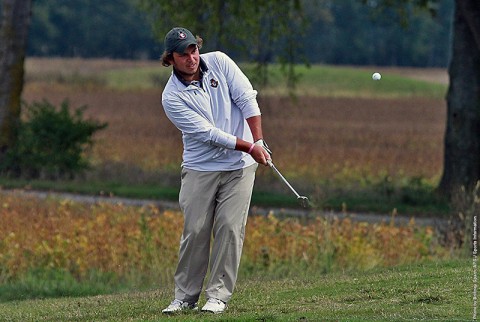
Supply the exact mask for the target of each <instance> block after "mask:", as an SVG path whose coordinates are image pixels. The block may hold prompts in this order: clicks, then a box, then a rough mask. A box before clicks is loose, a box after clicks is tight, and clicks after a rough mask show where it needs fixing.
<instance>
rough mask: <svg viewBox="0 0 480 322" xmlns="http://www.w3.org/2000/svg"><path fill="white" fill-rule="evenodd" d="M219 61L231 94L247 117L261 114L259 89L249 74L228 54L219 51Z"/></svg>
mask: <svg viewBox="0 0 480 322" xmlns="http://www.w3.org/2000/svg"><path fill="white" fill-rule="evenodd" d="M217 53H218V55H217V57H218V63H219V66H220V68H221V70H222V71H223V72H224V75H225V77H226V79H227V83H228V88H229V90H230V96H231V98H232V101H233V102H234V103H235V105H237V106H238V108H240V110H241V111H242V114H243V117H244V118H245V119H247V118H249V117H252V116H257V115H261V112H260V108H259V107H258V102H257V91H256V90H254V89H253V87H252V84H251V83H250V81H249V80H248V78H247V76H245V74H244V73H243V72H242V70H241V69H240V68H239V67H238V65H237V64H236V63H235V62H234V61H233V60H232V59H231V58H230V57H228V56H227V55H226V54H224V53H222V52H217Z"/></svg>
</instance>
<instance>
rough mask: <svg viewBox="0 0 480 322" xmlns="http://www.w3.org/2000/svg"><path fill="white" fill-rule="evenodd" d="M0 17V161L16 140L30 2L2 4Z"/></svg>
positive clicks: (5, 1) (14, 0)
mask: <svg viewBox="0 0 480 322" xmlns="http://www.w3.org/2000/svg"><path fill="white" fill-rule="evenodd" d="M0 14H1V16H0V17H1V19H0V158H2V157H3V155H5V153H6V151H7V149H8V148H10V147H11V146H12V145H13V144H14V142H15V140H16V135H17V134H16V132H17V127H18V123H19V121H20V110H21V95H22V89H23V77H24V61H25V47H26V43H27V34H28V26H29V24H30V16H31V0H3V1H2V2H1V6H0Z"/></svg>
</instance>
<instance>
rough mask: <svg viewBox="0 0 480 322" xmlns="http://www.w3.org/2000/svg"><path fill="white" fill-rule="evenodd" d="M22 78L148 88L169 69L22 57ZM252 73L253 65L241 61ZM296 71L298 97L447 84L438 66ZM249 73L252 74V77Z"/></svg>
mask: <svg viewBox="0 0 480 322" xmlns="http://www.w3.org/2000/svg"><path fill="white" fill-rule="evenodd" d="M26 66H27V78H28V79H29V80H30V81H50V82H52V81H53V82H55V81H59V80H60V82H65V83H68V82H73V83H78V82H84V83H85V84H86V85H87V86H88V83H89V82H91V83H94V84H95V83H96V84H103V85H105V86H107V87H109V88H114V89H122V90H125V89H133V90H138V89H152V88H158V87H161V86H162V85H163V84H164V83H165V82H166V80H167V79H168V77H169V75H170V72H171V68H165V67H163V66H161V64H160V62H159V61H123V60H109V59H96V60H82V59H60V58H57V59H52V58H48V59H41V58H31V59H28V60H27V65H26ZM240 66H241V68H242V69H243V70H244V71H245V73H247V75H248V76H250V77H252V76H253V75H254V73H255V72H256V67H255V66H253V65H244V64H241V65H240ZM269 70H270V73H271V76H270V80H271V82H272V84H274V85H272V86H268V87H267V88H264V89H263V90H262V91H261V93H260V94H262V95H282V96H285V95H287V94H288V93H289V92H288V89H287V88H286V86H285V85H284V83H285V81H284V80H283V76H282V73H281V71H280V68H279V66H271V67H270V68H269ZM376 71H378V72H381V73H382V75H383V77H382V80H381V81H380V82H374V81H372V79H371V75H372V73H373V72H376ZM296 72H297V73H298V74H299V75H300V78H299V81H298V85H297V88H296V93H297V94H298V95H300V96H303V95H308V96H328V97H365V98H368V97H371V98H382V97H387V98H391V97H412V96H421V97H431V98H442V97H443V95H444V93H445V89H446V84H447V77H446V71H445V70H443V69H438V68H437V69H420V68H403V69H402V68H388V67H380V68H377V67H338V66H326V65H313V66H311V67H308V68H307V67H305V66H297V67H296ZM252 78H253V77H252Z"/></svg>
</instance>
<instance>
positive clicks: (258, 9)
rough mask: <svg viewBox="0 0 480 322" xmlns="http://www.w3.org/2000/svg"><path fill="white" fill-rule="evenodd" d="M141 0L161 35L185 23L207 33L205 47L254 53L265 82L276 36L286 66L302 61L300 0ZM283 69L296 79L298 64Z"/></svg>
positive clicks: (251, 55)
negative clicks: (300, 57) (300, 52)
mask: <svg viewBox="0 0 480 322" xmlns="http://www.w3.org/2000/svg"><path fill="white" fill-rule="evenodd" d="M139 1H140V4H141V7H142V8H143V9H144V10H146V11H147V12H149V13H150V15H151V18H152V22H153V28H154V32H155V34H156V36H157V38H158V39H159V40H163V37H164V36H165V34H166V33H167V32H168V31H169V30H170V29H171V28H172V27H175V26H183V27H187V28H189V29H190V30H191V31H192V32H194V33H197V34H198V35H201V36H202V37H205V38H206V42H205V44H206V47H207V48H208V47H210V48H212V47H213V48H214V49H216V50H225V49H226V48H230V49H232V50H233V51H237V52H240V53H242V54H243V55H245V56H247V58H248V59H253V60H254V61H255V62H256V64H257V66H256V73H255V75H256V79H255V80H254V81H256V82H257V83H260V84H265V83H266V82H267V75H268V73H267V65H268V63H270V62H271V61H272V59H273V57H274V52H273V51H274V50H275V48H278V47H275V46H274V44H275V43H276V42H277V41H280V40H281V41H282V44H283V47H282V50H281V52H279V53H278V52H277V53H275V56H276V57H277V58H278V59H279V60H280V62H281V63H282V65H283V66H293V63H294V62H296V61H298V53H299V51H298V50H296V49H297V47H298V46H299V44H300V43H301V41H299V38H300V37H301V36H300V35H301V33H300V32H299V30H301V28H302V27H304V23H305V22H306V20H305V19H304V11H303V10H302V9H303V1H301V0H288V1H287V0H285V1H282V2H281V4H280V3H279V2H278V1H276V0H263V1H258V0H243V1H238V0H179V1H162V0H139ZM209 41H210V44H209V43H208V42H209ZM284 71H285V75H286V78H287V81H289V82H291V81H294V79H295V77H296V74H295V72H294V70H293V69H292V68H285V69H284Z"/></svg>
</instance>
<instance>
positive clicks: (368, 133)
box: [24, 60, 446, 182]
mask: <svg viewBox="0 0 480 322" xmlns="http://www.w3.org/2000/svg"><path fill="white" fill-rule="evenodd" d="M35 62H36V63H35V64H32V61H29V62H27V84H26V87H25V90H24V100H26V101H34V100H41V99H43V98H46V99H48V100H49V101H50V102H52V103H55V104H58V103H60V102H61V101H62V100H64V99H66V98H68V99H69V101H70V103H71V104H70V106H71V107H79V106H81V105H87V106H88V109H87V111H86V115H87V116H89V117H92V118H95V119H98V120H100V121H105V122H108V123H109V126H108V128H107V129H106V130H104V131H102V132H101V133H98V135H97V136H96V142H97V143H96V145H95V147H94V149H93V151H91V158H92V160H93V162H94V164H95V165H97V167H98V168H102V169H103V170H104V171H106V172H108V171H110V172H109V173H110V174H111V175H125V173H126V172H127V173H128V172H131V175H132V176H135V175H137V174H138V173H139V172H146V173H153V172H156V171H160V172H172V173H173V174H174V175H175V176H177V174H178V172H179V164H180V162H181V152H182V143H181V136H180V133H179V132H178V131H177V130H176V129H175V128H174V127H173V126H172V125H171V124H170V122H169V121H168V119H167V118H166V116H165V114H164V112H163V110H162V107H161V103H160V97H161V89H160V88H159V89H153V90H138V91H125V90H124V91H120V90H113V89H107V88H106V87H104V86H84V87H79V86H69V85H68V84H58V83H55V84H52V83H49V82H45V81H42V80H39V79H35V78H32V77H29V73H28V70H29V69H30V70H32V69H33V68H34V67H33V66H35V70H36V71H37V72H44V73H47V74H48V73H51V72H52V70H53V69H54V68H57V69H58V68H60V69H61V68H63V67H62V66H68V68H72V66H75V67H74V68H77V70H78V71H84V72H85V73H88V72H92V71H96V70H99V69H102V68H104V69H112V68H120V67H122V66H130V67H135V66H148V64H154V65H158V62H154V63H148V62H143V63H142V62H136V63H134V62H121V61H120V62H119V61H116V62H115V61H109V60H97V61H88V62H86V61H83V60H71V61H69V62H67V63H66V62H65V61H64V60H58V61H55V60H44V61H42V60H37V61H35ZM47 62H49V63H47ZM62 64H63V65H62ZM29 66H30V67H29ZM42 66H43V67H42ZM55 66H56V67H55ZM65 68H67V67H65ZM390 72H394V70H393V69H392V70H391V71H390ZM397 72H398V73H402V71H401V70H397ZM404 73H405V74H408V73H409V75H410V76H411V77H418V75H423V76H424V77H425V75H428V74H429V73H428V71H420V70H417V69H415V70H412V69H410V70H405V71H404ZM431 74H432V75H437V76H438V75H441V74H442V71H441V70H434V71H433V72H431ZM415 75H417V76H415ZM442 75H444V71H443V74H442ZM437 76H432V77H437ZM436 79H438V78H436ZM260 103H261V108H262V112H263V124H264V135H265V138H266V140H267V142H268V143H269V145H270V147H271V148H272V150H273V152H274V161H275V163H276V164H277V166H278V168H279V169H281V171H282V172H284V174H285V175H287V176H288V177H290V178H292V179H293V180H295V179H301V180H300V181H304V182H312V181H313V182H315V181H318V180H346V179H362V178H378V177H383V178H386V177H389V176H391V177H394V178H405V177H422V178H425V179H427V180H431V181H433V182H435V181H436V180H438V177H439V175H440V173H441V170H442V158H443V133H444V128H445V113H446V107H445V102H444V100H439V99H424V98H405V99H398V98H397V99H376V98H361V99H359V98H330V97H301V98H298V99H297V100H295V101H292V100H289V99H285V98H281V99H279V98H275V97H261V99H260ZM116 168H117V170H115V169H116ZM118 168H120V169H121V170H118ZM109 169H110V170H109ZM132 169H135V170H132ZM172 170H173V171H172ZM267 173H268V174H267ZM269 175H271V174H270V172H267V171H266V170H265V169H264V170H260V171H259V177H260V178H261V177H262V176H264V177H266V176H269Z"/></svg>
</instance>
